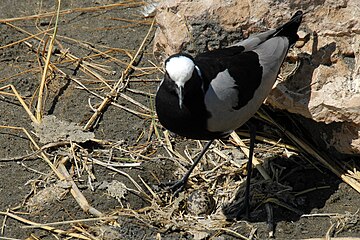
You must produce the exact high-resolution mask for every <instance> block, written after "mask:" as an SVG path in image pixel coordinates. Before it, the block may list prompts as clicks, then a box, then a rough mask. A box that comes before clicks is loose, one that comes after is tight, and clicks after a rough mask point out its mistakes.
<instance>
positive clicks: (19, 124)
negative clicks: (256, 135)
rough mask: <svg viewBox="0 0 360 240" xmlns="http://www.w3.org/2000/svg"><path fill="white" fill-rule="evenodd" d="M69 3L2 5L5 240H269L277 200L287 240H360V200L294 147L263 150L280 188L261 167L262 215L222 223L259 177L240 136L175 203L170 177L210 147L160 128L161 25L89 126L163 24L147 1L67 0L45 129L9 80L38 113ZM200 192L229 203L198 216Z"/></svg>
mask: <svg viewBox="0 0 360 240" xmlns="http://www.w3.org/2000/svg"><path fill="white" fill-rule="evenodd" d="M56 2H57V1H10V0H3V1H2V4H1V6H0V13H1V14H0V16H1V18H2V19H3V20H2V21H1V22H2V23H1V24H0V72H1V75H0V88H1V89H0V90H1V91H0V125H1V128H0V149H1V151H0V159H1V161H0V219H1V222H2V225H1V232H0V239H1V238H5V239H6V238H14V239H25V238H28V239H58V238H60V239H64V238H68V239H71V238H73V239H79V238H82V239H130V238H133V239H235V238H240V239H241V238H242V236H244V237H248V238H249V237H250V236H251V237H252V238H253V239H266V238H268V234H269V230H268V226H267V224H266V212H265V210H264V209H265V208H264V204H263V203H264V202H266V201H267V202H270V203H271V204H272V205H273V207H274V221H275V224H276V226H275V237H276V239H305V238H319V237H324V236H326V235H327V234H328V235H329V236H336V237H360V217H359V206H360V197H359V194H358V193H357V192H356V191H355V190H353V189H352V188H350V187H349V186H348V185H346V184H344V183H342V181H341V180H340V179H338V178H337V177H336V176H334V175H333V174H332V173H331V172H329V171H327V170H326V169H325V168H323V167H322V166H320V165H319V164H317V163H316V162H313V160H312V159H311V158H306V157H304V156H303V155H301V154H295V155H293V156H292V157H287V156H285V155H286V154H284V153H285V152H286V151H285V150H284V148H281V147H279V148H274V147H273V146H269V145H266V144H262V143H261V144H258V145H257V148H256V153H257V156H258V157H259V158H260V159H261V160H265V162H266V164H265V165H266V168H267V169H270V170H269V171H270V172H271V176H272V177H273V179H274V180H276V182H278V183H279V184H278V185H277V186H278V187H274V185H272V184H271V185H269V184H267V183H262V182H261V176H260V175H259V174H258V173H257V172H256V171H255V173H254V176H253V177H254V182H255V183H258V185H256V186H254V189H257V190H259V189H260V190H262V191H255V193H254V196H253V199H257V201H255V200H254V202H255V205H254V206H253V212H252V218H251V221H245V220H242V221H225V220H224V219H223V218H222V219H218V220H217V218H218V217H219V216H220V215H221V214H220V213H221V207H222V204H223V203H224V202H226V201H228V200H229V199H230V198H231V196H232V195H233V194H234V192H235V190H236V188H237V186H238V185H239V183H240V182H243V177H244V176H245V174H246V173H245V171H244V167H243V166H242V167H241V168H237V167H235V166H234V164H232V163H233V162H235V161H238V162H237V163H238V164H237V165H236V166H238V165H242V164H243V163H245V162H246V158H245V156H244V155H243V154H242V153H241V152H240V151H239V150H238V149H237V148H236V147H235V146H234V145H233V144H232V143H231V142H229V141H226V140H224V141H218V142H217V143H216V144H215V146H214V147H213V148H212V151H210V152H209V153H208V155H207V156H206V159H205V160H204V162H203V163H202V164H201V166H200V167H199V169H198V170H197V171H195V176H194V177H193V178H192V179H191V182H190V184H189V186H188V188H187V189H186V190H185V191H184V194H181V195H180V196H179V197H178V198H172V197H171V195H170V194H169V193H168V192H166V191H164V186H163V184H162V183H164V182H168V181H169V180H174V179H177V178H179V177H180V175H181V174H182V173H183V172H184V169H185V168H187V167H188V166H189V164H190V162H189V160H187V159H188V157H187V155H186V154H188V155H189V156H190V158H192V157H194V156H195V155H196V153H198V152H199V150H200V148H199V145H198V144H199V143H198V142H196V141H192V140H185V139H181V138H179V137H174V136H172V135H171V136H170V137H169V138H165V137H164V136H165V135H164V133H163V130H164V129H162V128H161V126H160V125H158V124H156V118H155V117H154V111H153V109H154V108H153V106H154V105H153V104H154V95H153V94H154V93H155V92H156V86H157V85H158V83H159V81H160V80H161V72H160V70H159V69H158V68H157V67H156V66H161V63H158V62H157V61H156V59H154V58H153V56H152V53H151V51H152V37H153V35H154V30H151V31H150V35H149V36H148V37H147V38H146V39H145V41H144V44H143V46H142V48H141V52H140V54H139V56H137V57H136V58H135V62H134V65H136V67H134V68H133V69H132V70H131V71H127V72H126V73H127V75H126V76H125V78H124V81H123V82H122V84H120V87H121V88H120V89H121V90H120V91H119V92H120V93H121V94H120V95H119V96H118V97H117V98H116V99H114V101H113V102H114V103H116V105H109V106H107V107H106V108H104V109H103V110H102V115H101V116H100V117H99V118H98V119H97V121H96V124H95V125H94V126H93V127H92V128H91V129H90V132H91V133H94V135H91V134H90V135H88V134H87V133H84V132H83V131H82V128H83V127H84V126H85V125H86V123H87V122H88V121H89V119H90V117H91V116H92V115H93V114H94V111H93V110H94V109H95V108H97V107H99V105H100V103H101V102H102V101H103V100H102V99H101V98H100V97H102V98H104V97H106V96H109V95H108V94H109V93H110V91H111V88H112V86H114V84H115V83H116V82H117V81H118V80H119V79H120V78H121V75H122V72H124V71H125V69H126V68H127V66H128V64H129V62H130V61H131V59H132V58H133V57H134V56H136V52H137V50H138V49H139V47H140V46H141V44H142V42H143V40H144V38H145V36H146V35H147V33H148V31H149V29H150V26H151V23H152V19H151V18H147V19H146V18H143V16H142V15H141V14H140V12H139V11H140V10H141V3H140V1H124V2H121V1H119V2H118V1H111V0H97V1H93V0H88V1H63V2H62V4H61V10H67V9H70V10H71V11H63V12H61V14H60V18H59V21H58V32H57V36H56V41H55V43H54V49H53V51H52V57H51V61H50V62H51V64H50V65H49V69H48V75H47V76H46V87H45V90H44V92H43V94H42V95H43V96H44V101H43V102H44V106H43V111H42V112H43V119H47V118H46V116H49V115H50V116H55V117H56V118H51V119H50V120H49V124H47V125H46V126H43V127H42V129H45V130H44V131H43V132H41V131H39V130H36V128H34V124H33V122H34V119H31V117H30V115H29V114H28V113H27V112H26V111H25V109H24V107H23V106H22V105H21V103H20V101H19V100H18V99H17V98H16V97H15V96H14V94H13V93H14V92H13V91H12V90H11V89H10V87H6V86H8V85H10V84H11V85H12V86H14V88H15V89H16V91H17V92H18V93H19V94H20V95H21V96H22V98H23V99H24V101H25V103H26V104H27V105H28V106H30V109H31V110H30V111H31V112H32V113H34V112H35V106H36V103H37V100H38V95H39V85H40V81H41V78H42V74H43V69H44V66H45V65H46V54H47V47H48V46H49V44H50V35H51V34H52V33H53V31H52V28H54V27H55V17H54V16H55V14H54V11H56ZM119 3H123V4H119ZM112 4H117V5H112ZM101 7H102V8H101ZM51 12H52V14H49V15H46V13H51ZM33 15H38V16H36V17H31V16H33ZM14 18H19V19H14ZM154 28H155V27H154ZM46 33H48V35H47V34H46ZM34 34H37V35H34ZM84 88H86V89H84ZM9 93H10V94H9ZM43 122H45V121H43ZM154 126H156V127H154ZM262 130H263V131H264V132H265V134H266V129H265V128H264V129H262ZM270 132H271V131H270ZM27 133H28V134H29V135H27ZM267 134H269V131H268V133H267ZM29 136H30V137H31V139H32V140H33V141H34V142H31V141H32V140H31V139H30V137H29ZM95 139H96V140H95ZM166 139H170V141H166ZM34 143H35V144H37V145H38V146H39V147H42V150H43V152H44V154H45V155H41V153H40V151H38V149H37V147H36V146H35V144H34ZM167 143H171V145H172V147H173V148H174V150H171V148H170V147H169V146H167V145H166V144H167ZM219 151H220V153H223V154H225V155H227V156H229V158H230V159H232V161H224V159H223V158H221V157H219V154H217V152H219ZM295 152H296V151H295ZM32 153H33V154H32ZM44 156H45V157H44ZM46 158H47V159H49V160H50V162H51V163H53V165H54V166H55V168H58V166H59V162H62V164H63V166H64V168H65V169H66V172H67V173H69V175H70V177H68V178H67V179H68V180H69V179H72V180H73V182H72V183H73V184H75V185H76V186H77V187H78V193H79V194H80V195H82V196H84V198H85V199H86V200H87V202H88V203H89V205H90V206H91V207H93V208H95V209H96V210H97V211H99V212H101V213H103V216H106V217H105V218H103V219H92V218H97V217H99V214H90V213H86V212H85V211H84V208H82V207H81V205H79V203H78V202H77V201H76V200H75V198H74V194H73V192H72V191H71V190H70V189H71V185H70V184H71V183H69V181H60V180H59V175H56V174H55V172H54V171H56V170H54V169H52V168H51V165H52V164H51V163H49V162H46V161H45V159H46ZM239 159H240V160H241V161H240V160H239ZM267 160H271V161H267ZM350 160H351V159H350ZM348 163H349V164H352V163H353V162H352V161H350V162H348ZM121 164H122V165H121ZM120 165H121V166H120ZM179 166H180V168H179ZM214 168H215V170H214V171H212V169H214ZM58 169H59V168H58ZM63 176H64V175H63ZM260 183H261V184H260ZM257 186H260V187H257ZM269 186H270V187H269ZM269 189H270V190H269ZM195 190H196V191H202V192H207V193H209V194H210V198H214V199H215V209H210V211H211V214H205V215H204V214H203V215H201V217H195V216H191V214H190V213H189V211H188V209H189V208H187V206H189V205H191V204H192V202H187V199H188V197H189V195H191V194H192V193H193V192H194V191H195ZM264 192H266V193H264ZM75 196H79V195H75ZM82 203H84V202H82ZM195 208H197V207H195ZM302 214H308V215H307V216H306V215H303V216H302ZM109 216H110V217H111V218H110V217H109ZM301 216H302V217H301ZM77 220H82V221H77ZM36 223H39V224H45V223H57V224H53V225H48V226H46V225H42V226H38V225H36ZM76 234H78V235H76Z"/></svg>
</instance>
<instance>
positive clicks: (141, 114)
mask: <svg viewBox="0 0 360 240" xmlns="http://www.w3.org/2000/svg"><path fill="white" fill-rule="evenodd" d="M58 71H61V70H59V69H58ZM63 74H64V76H66V74H65V73H63ZM67 77H68V78H69V79H71V80H72V81H74V82H75V83H77V84H78V85H79V86H80V87H81V89H84V90H85V91H87V92H88V93H91V94H92V95H94V96H95V97H98V98H100V99H102V100H105V99H106V98H105V97H103V96H101V95H100V94H97V93H95V92H93V91H91V90H89V89H88V88H87V87H85V85H84V84H82V83H81V82H80V81H79V80H77V79H75V78H72V77H70V76H67ZM110 104H111V105H114V106H116V107H118V108H121V109H123V110H125V111H128V112H129V113H132V114H135V115H137V116H141V117H147V118H149V117H151V115H149V114H145V113H141V112H138V111H135V110H132V109H130V108H127V107H125V106H122V105H120V104H117V103H114V102H111V103H110ZM95 111H96V110H95Z"/></svg>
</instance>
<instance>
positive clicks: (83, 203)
mask: <svg viewBox="0 0 360 240" xmlns="http://www.w3.org/2000/svg"><path fill="white" fill-rule="evenodd" d="M0 128H9V129H16V130H22V131H23V132H24V133H25V134H26V135H27V137H28V138H29V139H30V141H31V142H32V144H33V145H34V146H35V147H36V149H38V150H39V149H40V147H39V146H38V145H37V143H36V142H35V141H34V139H33V138H32V137H31V135H30V134H29V133H28V131H27V130H26V129H25V128H21V127H12V126H1V125H0ZM41 156H42V158H43V159H44V160H45V161H46V162H47V164H48V165H49V166H50V167H51V169H52V170H53V172H54V173H55V174H56V175H57V177H58V178H59V179H60V180H66V181H69V182H70V183H71V186H72V188H71V190H70V192H71V194H72V195H73V197H74V199H75V200H76V201H77V202H78V203H79V205H80V207H81V208H82V209H83V210H84V211H85V212H89V213H91V214H93V215H95V216H102V213H101V212H99V211H98V210H96V209H95V208H93V207H91V206H90V205H89V203H88V202H87V200H86V198H85V197H84V195H83V194H82V193H81V192H80V191H79V189H78V187H77V186H76V184H75V183H74V181H73V180H72V179H71V177H70V175H69V173H68V171H67V170H66V168H65V166H64V164H62V163H61V162H60V163H59V166H58V168H56V167H55V166H54V164H52V163H51V161H50V159H49V158H48V157H47V156H46V154H45V153H44V152H41ZM63 160H64V161H65V160H66V159H63Z"/></svg>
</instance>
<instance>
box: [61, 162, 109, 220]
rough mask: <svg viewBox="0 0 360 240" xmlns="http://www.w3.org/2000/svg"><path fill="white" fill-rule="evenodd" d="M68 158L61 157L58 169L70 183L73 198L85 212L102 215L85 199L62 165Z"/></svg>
mask: <svg viewBox="0 0 360 240" xmlns="http://www.w3.org/2000/svg"><path fill="white" fill-rule="evenodd" d="M67 160H68V157H63V158H62V160H60V161H59V164H58V168H57V169H58V170H59V172H60V173H61V174H62V175H63V176H64V177H65V179H66V181H67V182H68V183H70V184H71V189H70V192H71V194H72V195H73V197H74V198H75V200H76V202H77V203H78V204H79V205H80V207H81V209H82V210H84V212H86V213H91V214H92V215H94V216H97V217H102V216H103V214H102V213H101V212H100V211H98V210H97V209H95V208H93V207H91V206H90V204H89V202H88V201H87V200H86V198H85V197H84V195H83V194H82V193H81V192H80V190H79V188H78V187H77V186H76V184H75V182H74V181H73V180H72V178H71V176H70V174H69V172H68V171H67V169H66V167H65V166H64V162H66V161H67Z"/></svg>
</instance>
